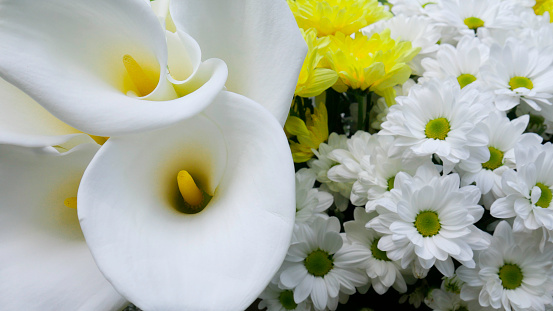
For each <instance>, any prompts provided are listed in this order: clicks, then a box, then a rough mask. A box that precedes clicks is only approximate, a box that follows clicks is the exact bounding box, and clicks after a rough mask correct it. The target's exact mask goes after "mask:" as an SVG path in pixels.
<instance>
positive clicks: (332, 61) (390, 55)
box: [326, 29, 420, 104]
mask: <svg viewBox="0 0 553 311" xmlns="http://www.w3.org/2000/svg"><path fill="white" fill-rule="evenodd" d="M419 50H420V48H413V47H412V46H411V42H409V41H403V42H397V41H395V40H394V39H392V38H391V37H390V30H389V29H386V30H384V31H383V32H381V33H375V34H373V35H372V36H371V37H370V38H369V37H367V36H365V35H363V34H361V33H356V34H355V38H354V39H353V38H351V37H350V36H345V35H343V34H341V33H338V34H336V35H335V36H332V37H330V44H329V46H328V52H327V54H326V59H327V62H328V65H329V66H330V68H331V69H333V70H334V71H336V72H337V73H338V76H339V77H340V79H339V80H338V82H337V83H336V84H335V85H334V86H333V88H334V89H335V90H336V91H338V92H345V91H347V90H348V88H351V89H359V90H361V91H365V90H367V89H369V91H372V92H375V93H376V94H378V95H380V96H384V97H386V101H387V102H388V104H390V101H393V98H394V96H393V94H395V92H394V91H393V88H392V87H393V86H395V85H399V84H403V83H404V82H405V81H407V79H409V76H410V75H411V69H410V68H409V66H408V65H407V62H409V61H410V60H411V59H413V57H415V55H417V53H418V52H419Z"/></svg>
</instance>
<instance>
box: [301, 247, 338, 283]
mask: <svg viewBox="0 0 553 311" xmlns="http://www.w3.org/2000/svg"><path fill="white" fill-rule="evenodd" d="M303 263H304V265H305V268H306V269H307V272H309V273H310V274H311V275H314V276H325V275H326V274H327V273H328V272H330V270H332V268H333V267H334V263H333V258H332V255H329V254H328V253H327V252H325V251H323V250H321V249H318V250H316V251H313V252H311V253H310V254H309V255H307V257H306V258H305V260H304V261H303Z"/></svg>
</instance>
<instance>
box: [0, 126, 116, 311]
mask: <svg viewBox="0 0 553 311" xmlns="http://www.w3.org/2000/svg"><path fill="white" fill-rule="evenodd" d="M81 135H83V134H81ZM83 136H84V135H83ZM98 148H99V146H98V145H97V144H95V143H88V144H83V145H80V146H78V147H75V148H73V149H72V150H70V151H68V152H66V153H63V154H60V153H58V152H57V151H54V150H53V149H38V148H23V147H19V146H10V145H0V155H1V159H2V161H0V245H2V247H1V248H0V280H2V281H1V282H0V306H1V307H0V308H1V309H2V310H52V311H57V310H90V311H94V310H120V309H121V308H122V307H124V306H125V304H127V301H126V300H125V299H124V298H123V297H121V296H120V295H119V294H118V293H117V292H116V291H115V289H114V288H113V287H112V285H111V284H110V283H109V282H108V281H107V280H106V279H105V278H104V276H103V275H102V274H101V273H100V271H99V270H98V268H97V267H96V265H95V263H94V260H93V258H92V256H91V254H90V251H89V250H88V247H87V245H86V243H85V240H84V237H83V234H82V232H81V229H80V227H79V220H78V217H77V211H76V210H75V209H73V208H69V207H66V206H64V200H66V199H67V198H70V197H75V196H76V195H77V188H78V186H79V181H80V179H81V176H82V174H83V172H84V170H85V168H86V166H87V165H88V163H89V162H90V160H91V159H92V157H93V156H94V154H95V153H96V151H97V150H98Z"/></svg>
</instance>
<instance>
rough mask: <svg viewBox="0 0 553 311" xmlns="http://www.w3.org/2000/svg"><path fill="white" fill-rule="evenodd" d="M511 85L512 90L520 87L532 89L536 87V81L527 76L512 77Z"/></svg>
mask: <svg viewBox="0 0 553 311" xmlns="http://www.w3.org/2000/svg"><path fill="white" fill-rule="evenodd" d="M509 86H510V87H511V90H516V89H518V88H519V87H525V88H527V89H529V90H531V89H533V88H534V83H532V80H530V79H528V78H526V77H512V78H511V80H509Z"/></svg>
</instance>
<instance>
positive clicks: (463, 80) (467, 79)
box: [457, 73, 476, 88]
mask: <svg viewBox="0 0 553 311" xmlns="http://www.w3.org/2000/svg"><path fill="white" fill-rule="evenodd" d="M474 81H476V77H475V76H473V75H471V74H470V73H464V74H462V75H460V76H458V77H457V82H459V85H460V86H461V88H464V87H465V86H467V85H469V84H471V83H472V82H474Z"/></svg>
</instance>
